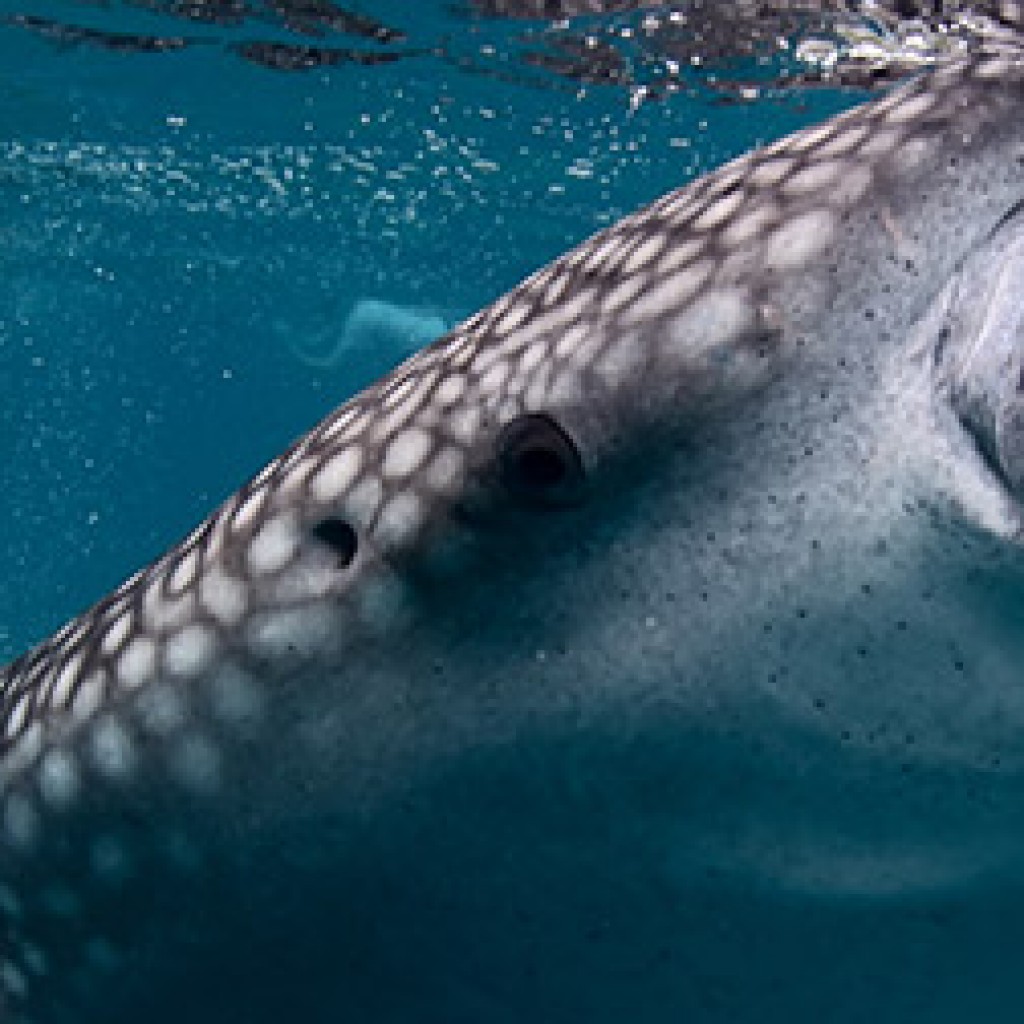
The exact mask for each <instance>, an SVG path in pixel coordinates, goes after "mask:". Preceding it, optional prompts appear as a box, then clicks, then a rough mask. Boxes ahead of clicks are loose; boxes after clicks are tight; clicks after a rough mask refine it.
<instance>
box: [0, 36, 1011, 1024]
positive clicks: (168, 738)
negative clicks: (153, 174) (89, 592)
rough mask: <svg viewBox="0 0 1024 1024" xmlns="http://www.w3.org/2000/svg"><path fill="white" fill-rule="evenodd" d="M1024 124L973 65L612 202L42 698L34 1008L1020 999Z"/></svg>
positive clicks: (14, 697)
mask: <svg viewBox="0 0 1024 1024" xmlns="http://www.w3.org/2000/svg"><path fill="white" fill-rule="evenodd" d="M1022 104H1024V64H1022V63H1021V62H1020V60H1019V58H1017V57H1016V56H1014V55H1013V54H1004V55H1001V56H984V57H979V58H977V59H975V60H972V61H971V62H969V63H965V64H962V65H957V66H955V67H950V68H947V69H944V70H942V71H939V72H936V73H933V74H931V75H928V76H925V77H922V78H920V79H918V80H917V81H915V82H913V83H911V84H909V85H907V86H905V87H904V88H902V89H900V90H899V91H897V92H894V93H893V94H891V95H890V96H887V97H885V98H882V99H879V100H876V101H874V102H872V103H870V104H867V105H865V106H863V107H861V108H859V109H857V110H854V111H852V112H849V113H847V114H844V115H842V116H839V117H837V118H835V119H833V120H832V121H829V122H827V123H825V124H823V125H821V126H819V127H816V128H812V129H809V130H806V131H803V132H800V133H798V134H796V135H793V136H790V137H788V138H786V139H784V140H782V141H781V142H779V143H777V144H774V145H772V146H769V147H767V148H765V149H761V150H758V151H756V152H754V153H751V154H749V155H747V156H744V157H742V158H741V159H739V160H738V161H735V162H734V163H732V164H729V165H727V166H725V167H723V168H722V169H720V170H718V171H716V172H714V173H712V174H711V175H709V176H707V177H705V178H702V179H700V180H699V181H696V182H694V183H692V184H690V185H688V186H686V187H685V188H683V189H681V190H679V191H677V192H674V193H671V194H669V195H667V196H665V197H664V198H662V199H660V200H659V201H657V202H655V203H654V204H652V205H651V206H649V207H647V208H645V209H643V210H641V211H639V212H638V213H636V214H634V215H632V216H630V217H627V218H625V219H624V220H622V221H621V222H619V223H617V224H615V225H614V226H612V227H610V228H609V229H608V230H606V231H604V232H602V233H600V234H598V235H596V236H595V237H593V238H591V239H590V240H589V241H587V242H585V243H583V244H582V245H581V246H579V247H578V248H577V249H575V250H573V251H571V252H569V253H567V254H566V255H565V256H563V257H562V258H561V259H559V260H557V261H556V262H555V263H553V264H551V265H550V266H548V267H546V268H544V269H542V270H540V271H538V272H537V273H536V274H534V275H533V276H532V277H530V278H529V279H528V280H526V281H524V282H523V283H522V284H521V285H519V286H518V287H517V288H515V289H514V290H513V291H512V292H510V293H509V294H508V295H506V296H505V297H503V298H501V299H500V300H498V301H497V302H496V303H494V305H492V306H490V307H489V308H487V309H485V310H483V311H482V312H480V313H479V314H477V315H476V316H474V317H472V318H471V319H469V320H468V321H466V322H465V323H463V324H461V325H460V326H458V327H456V328H455V329H454V330H452V331H450V332H449V333H448V334H446V335H445V336H444V337H442V338H441V339H440V340H438V341H437V342H436V343H434V344H432V345H430V346H428V347H427V348H426V349H424V350H422V351H421V352H419V353H418V354H416V355H414V356H413V357H412V358H410V359H409V360H407V361H406V362H405V363H403V364H402V365H400V366H399V367H398V368H396V369H395V370H394V371H393V372H392V373H391V374H389V375H388V376H387V377H386V378H384V379H383V380H381V381H380V382H379V383H377V384H375V385H373V386H371V387H370V388H368V389H366V390H365V391H363V392H362V393H360V394H359V395H357V396H356V397H355V398H353V399H352V400H351V401H349V402H348V403H347V404H345V405H344V406H343V407H342V408H340V409H339V410H338V411H336V412H335V413H333V414H332V415H330V416H329V417H328V418H327V419H326V420H324V421H323V422H322V423H320V424H319V425H318V426H317V427H315V428H314V429H313V430H312V431H310V433H308V434H307V435H306V436H304V437H302V438H301V439H300V440H299V441H298V442H297V443H296V444H295V445H294V446H293V447H292V448H291V449H289V450H288V451H287V452H285V453H284V454H283V455H281V456H280V457H279V458H278V459H276V460H275V461H273V462H272V463H271V464H270V465H269V466H268V467H267V468H266V469H265V470H264V471H263V472H261V473H260V474H259V475H258V476H256V477H255V478H254V479H253V480H252V481H250V482H249V483H248V484H247V485H246V486H244V487H243V488H242V489H241V490H240V491H239V492H238V493H237V494H236V495H234V496H233V497H232V498H230V499H229V500H228V501H227V502H226V503H225V504H224V505H222V506H221V507H220V508H219V509H218V510H216V511H215V512H214V513H213V514H212V515H211V516H210V517H209V519H207V520H206V521H205V522H204V523H203V524H202V525H201V526H200V527H199V528H198V529H197V530H195V531H194V532H193V533H192V534H191V535H190V536H189V537H188V538H186V539H185V540H184V541H183V542H182V543H181V544H179V545H177V546H176V547H175V548H174V549H172V550H171V551H169V552H168V553H167V554H166V555H165V556H164V557H163V558H161V559H160V560H158V561H157V562H156V563H154V564H153V565H152V566H150V567H148V568H146V569H144V570H143V571H142V572H140V573H139V574H138V575H136V576H135V577H133V578H132V579H131V580H129V581H128V582H127V583H125V584H124V585H123V586H122V587H121V588H119V589H118V590H117V591H115V592H114V593H113V594H111V595H110V596H109V597H107V598H106V599H104V600H103V601H101V602H100V603H99V604H97V605H96V606H95V607H93V608H92V609H91V610H89V611H87V612H86V613H85V614H83V615H82V616H80V617H79V618H78V619H76V620H74V621H73V622H71V623H69V624H68V625H67V626H66V627H64V628H63V629H62V630H60V631H59V632H58V633H57V634H56V635H55V636H54V637H53V638H51V639H50V640H48V641H46V642H44V643H43V644H41V645H40V646H39V647H38V648H36V649H35V650H34V651H31V652H29V653H28V654H27V655H25V656H24V657H23V658H21V659H19V660H18V661H16V662H15V663H14V664H13V665H11V666H9V667H8V668H7V669H6V670H5V673H4V675H3V677H2V687H0V694H2V705H0V726H2V729H0V734H2V737H3V748H2V750H3V753H2V757H0V773H2V793H0V840H2V841H0V942H2V943H3V945H2V948H0V991H2V993H3V1000H4V1004H3V1005H4V1009H5V1012H6V1014H7V1016H8V1017H9V1018H10V1019H11V1020H12V1021H18V1022H25V1024H28V1022H31V1024H50V1022H58V1021H65V1020H68V1021H70V1020H78V1021H82V1020H87V1021H93V1020H96V1021H100V1020H102V1021H104V1022H110V1024H115V1022H117V1024H119V1022H121V1021H128V1020H137V1019H145V1020H147V1021H149V1022H150V1024H153V1022H162V1021H171V1020H174V1021H178V1020H181V1019H191V1020H196V1021H204V1022H205V1021H210V1022H212V1021H229V1020H232V1021H233V1020H245V1021H250V1022H255V1021H264V1020H266V1021H270V1020H278V1019H306V1020H310V1021H336V1020H348V1021H357V1022H360V1021H373V1022H379V1021H396V1022H398V1021H401V1022H406V1021H410V1022H412V1021H415V1022H421V1021H423V1022H426V1021H446V1022H451V1021H520V1020H526V1019H543V1020H545V1021H579V1020H583V1019H587V1020H592V1021H604V1020H608V1021H613V1020H614V1021H621V1020H624V1019H631V1020H639V1021H650V1022H661V1021H670V1020H671V1021H676V1020H680V1019H686V1020H693V1021H710V1020H720V1019H728V1020H731V1021H747V1020H751V1021H752V1020H755V1019H756V1020H763V1019H764V1018H765V1015H766V1014H767V1015H769V1016H770V1015H772V1014H773V1013H776V1011H777V1015H779V1016H780V1018H781V1019H808V1020H810V1019H826V1018H827V1019H829V1020H837V1021H847V1020H850V1021H853V1020H860V1019H862V1018H863V1016H864V1015H865V1014H866V1013H874V1014H876V1015H877V1014H881V1015H882V1016H883V1017H885V1018H886V1019H894V1020H895V1019H899V1020H907V1019H921V1020H923V1019H927V1020H930V1021H931V1020H934V1021H940V1020H941V1021H946V1020H949V1021H954V1020H956V1021H962V1020H963V1019H965V1017H966V1015H967V1014H968V1013H970V1012H974V1013H977V1012H981V1011H978V1010H977V1007H978V1005H980V1004H979V992H983V995H982V996H981V997H980V999H981V1003H983V1004H985V1005H988V1004H991V1006H998V1005H1003V1004H1000V1003H999V1000H1000V999H1003V998H1011V997H1012V994H1013V992H1014V985H1015V979H1016V977H1017V971H1016V967H1015V957H1014V956H1013V955H1012V952H1013V950H1014V949H1015V945H1014V943H1012V942H1007V941H1006V936H1007V933H1008V932H1009V931H1013V930H1014V929H1019V928H1020V926H1021V925H1022V923H1024V906H1021V901H1020V896H1019V892H1018V888H1017V887H1018V886H1019V884H1020V883H1021V881H1022V880H1024V879H1022V877H1021V868H1020V865H1021V863H1022V856H1021V855H1022V853H1024V849H1022V847H1024V840H1022V838H1021V837H1022V835H1024V802H1022V801H1021V799H1020V797H1021V792H1022V788H1024V745H1022V743H1021V740H1020V737H1021V735H1024V730H1022V726H1024V698H1022V696H1021V688H1020V665H1021V664H1022V663H1024V631H1022V630H1021V628H1020V626H1021V623H1020V616H1021V608H1022V607H1024V604H1022V601H1024V555H1022V552H1021V548H1020V536H1021V505H1020V500H1021V496H1022V495H1021V488H1020V479H1021V472H1022V471H1021V462H1020V450H1021V449H1020V444H1019V440H1018V438H1019V430H1020V427H1019V415H1020V414H1019V412H1017V403H1018V402H1019V393H1020V392H1019V379H1018V378H1019V366H1020V353H1021V348H1020V340H1021V335H1020V332H1019V330H1018V328H1017V325H1018V324H1019V311H1017V310H1015V308H1014V294H1015V291H1014V287H1013V284H1014V282H1019V280H1020V275H1021V273H1022V265H1021V260H1020V255H1021V252H1022V247H1021V245H1020V244H1019V239H1020V234H1019V233H1020V230H1021V228H1020V223H1021V222H1020V217H1019V214H1018V212H1017V211H1018V210H1019V204H1020V201H1021V198H1022V195H1024V130H1022V127H1021V126H1022V124H1024V120H1022V119H1021V117H1020V113H1021V109H1022ZM1018 293H1019V292H1018ZM992 339H995V340H994V341H993V340H992ZM993 346H995V347H994V348H993ZM993 353H994V354H993ZM1008 381H1009V383H1007V382H1008ZM1015 417H1016V418H1015ZM1015 430H1016V431H1018V433H1015V432H1014V431H1015ZM922 951H924V952H922ZM947 962H948V963H949V964H950V965H953V964H955V965H956V969H955V970H954V969H950V970H943V969H942V967H943V965H944V964H946V963H947ZM857 978H860V979H862V984H861V985H859V986H857V987H858V989H859V990H860V991H859V994H858V999H855V1000H851V999H850V998H849V993H850V990H851V985H853V984H854V979H857ZM986 1000H987V1001H988V1003H986ZM983 1016H984V1013H983ZM987 1019H1002V1018H1000V1017H999V1015H998V1013H995V1015H993V1014H989V1015H988V1017H987Z"/></svg>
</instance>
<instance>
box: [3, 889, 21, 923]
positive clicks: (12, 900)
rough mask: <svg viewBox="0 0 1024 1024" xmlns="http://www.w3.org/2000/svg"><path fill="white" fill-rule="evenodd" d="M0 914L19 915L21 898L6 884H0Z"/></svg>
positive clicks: (12, 916)
mask: <svg viewBox="0 0 1024 1024" xmlns="http://www.w3.org/2000/svg"><path fill="white" fill-rule="evenodd" d="M0 914H3V916H4V917H9V918H17V917H21V900H19V899H18V897H17V896H16V895H15V894H14V892H12V891H11V890H10V889H9V888H7V886H6V885H0Z"/></svg>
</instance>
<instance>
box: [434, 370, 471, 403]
mask: <svg viewBox="0 0 1024 1024" xmlns="http://www.w3.org/2000/svg"><path fill="white" fill-rule="evenodd" d="M465 391H466V378H465V377H464V376H463V375H462V374H461V373H458V374H454V375H452V376H450V377H445V378H444V380H442V381H441V383H440V384H439V385H438V386H437V390H436V391H435V392H434V397H433V401H434V403H435V404H436V405H440V406H443V407H447V406H449V405H454V404H455V403H456V402H457V401H458V400H459V399H460V398H461V397H462V396H463V395H464V394H465Z"/></svg>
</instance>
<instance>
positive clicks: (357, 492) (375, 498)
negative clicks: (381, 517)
mask: <svg viewBox="0 0 1024 1024" xmlns="http://www.w3.org/2000/svg"><path fill="white" fill-rule="evenodd" d="M383 496H384V487H383V485H382V484H381V482H380V480H379V479H378V478H377V477H375V476H370V477H367V478H366V479H365V480H363V481H362V482H360V483H359V484H358V485H357V486H356V487H355V488H354V489H353V490H352V491H351V492H350V493H349V495H348V497H347V499H346V500H345V511H346V513H347V515H348V517H349V518H350V520H351V521H352V523H353V525H356V526H361V527H366V526H368V525H369V524H370V523H371V522H372V521H373V518H374V516H376V514H377V511H378V509H379V508H380V503H381V500H382V499H383Z"/></svg>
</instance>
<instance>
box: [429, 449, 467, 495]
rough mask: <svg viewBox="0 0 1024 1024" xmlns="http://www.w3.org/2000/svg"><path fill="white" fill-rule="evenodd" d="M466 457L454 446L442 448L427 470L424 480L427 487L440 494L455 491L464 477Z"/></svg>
mask: <svg viewBox="0 0 1024 1024" xmlns="http://www.w3.org/2000/svg"><path fill="white" fill-rule="evenodd" d="M464 465H465V456H464V455H463V454H462V451H461V449H459V448H456V447H454V446H453V445H447V446H446V447H444V448H442V449H441V451H439V452H438V453H437V454H436V455H435V456H434V459H433V461H432V462H431V463H430V465H429V466H428V467H427V469H426V473H425V475H424V480H425V482H426V485H427V486H428V487H429V488H430V489H431V490H432V491H434V492H436V493H438V494H445V493H448V492H450V491H452V490H454V488H455V486H456V484H457V483H458V482H459V480H460V478H461V476H462V468H463V466H464Z"/></svg>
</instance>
